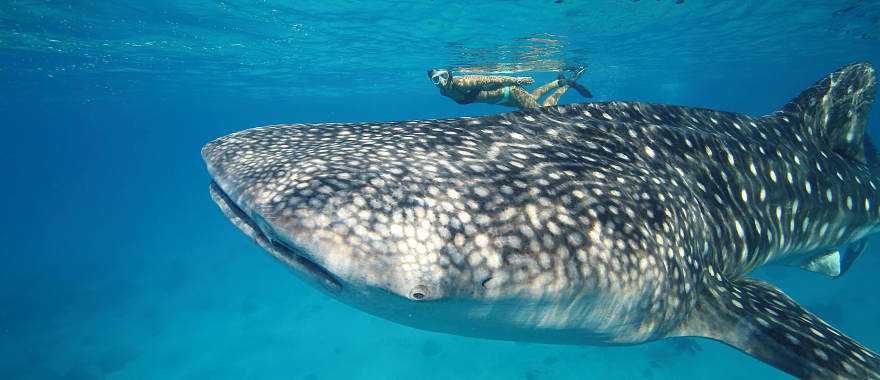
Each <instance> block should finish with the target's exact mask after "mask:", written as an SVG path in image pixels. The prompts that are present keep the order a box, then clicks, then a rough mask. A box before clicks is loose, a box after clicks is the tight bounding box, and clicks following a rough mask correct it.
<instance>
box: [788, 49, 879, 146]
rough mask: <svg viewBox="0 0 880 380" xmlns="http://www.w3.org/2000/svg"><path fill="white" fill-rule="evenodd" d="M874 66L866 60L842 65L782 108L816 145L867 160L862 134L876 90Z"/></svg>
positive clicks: (867, 142)
mask: <svg viewBox="0 0 880 380" xmlns="http://www.w3.org/2000/svg"><path fill="white" fill-rule="evenodd" d="M876 81H877V80H876V75H875V72H874V68H873V67H871V65H870V64H868V63H867V62H859V63H854V64H851V65H848V66H844V67H842V68H840V69H839V70H837V71H835V72H833V73H831V74H829V75H828V76H827V77H825V78H824V79H822V80H820V81H818V82H816V84H814V85H813V86H812V87H810V88H809V89H807V90H806V91H804V92H802V93H801V94H800V95H798V96H797V97H796V98H794V99H793V100H792V101H791V102H789V103H788V104H786V105H785V106H784V107H783V108H782V113H784V114H789V115H794V116H795V117H797V118H799V119H801V121H802V122H803V123H802V124H803V128H804V130H803V132H804V134H806V135H807V136H812V137H813V138H814V139H815V141H816V143H817V144H819V146H826V147H828V148H830V149H831V150H833V151H835V152H837V153H839V154H841V155H843V156H845V157H849V158H851V159H853V160H856V161H859V162H862V163H868V160H867V158H866V150H872V151H874V149H873V146H871V147H869V149H866V145H869V144H870V141H868V140H866V138H865V130H866V128H867V125H868V111H870V109H871V103H873V102H874V95H875V92H876Z"/></svg>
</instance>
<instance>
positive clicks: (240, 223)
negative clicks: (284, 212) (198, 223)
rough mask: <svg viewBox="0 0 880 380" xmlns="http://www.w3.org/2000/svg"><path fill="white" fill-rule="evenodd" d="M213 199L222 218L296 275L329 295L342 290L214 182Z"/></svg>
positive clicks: (300, 251) (339, 283)
mask: <svg viewBox="0 0 880 380" xmlns="http://www.w3.org/2000/svg"><path fill="white" fill-rule="evenodd" d="M211 198H213V199H214V202H215V203H217V206H219V207H220V209H221V210H222V211H223V214H225V215H226V217H227V218H229V220H230V221H231V222H232V223H233V224H234V225H235V226H236V227H238V229H240V230H241V231H242V232H244V233H245V234H246V235H248V236H250V237H251V238H252V239H254V241H256V242H257V244H259V245H260V246H261V247H263V248H264V249H266V250H267V251H269V253H271V254H272V255H273V256H275V257H276V258H277V259H279V260H281V261H283V262H284V263H285V264H287V265H288V266H290V267H292V268H294V269H295V270H296V271H297V273H299V274H302V275H304V276H306V277H308V278H309V279H311V280H314V281H315V282H318V283H320V284H322V285H323V286H324V288H325V289H326V290H328V291H331V292H334V293H335V292H338V291H340V290H342V283H341V282H340V281H339V279H337V278H336V276H334V275H333V274H332V273H330V272H329V271H328V270H327V269H324V267H322V266H321V265H319V264H318V263H315V262H314V261H312V260H311V259H309V258H308V255H307V253H306V251H305V249H304V248H301V247H298V246H296V245H291V244H288V243H286V242H284V241H283V240H281V239H278V238H275V237H274V236H273V234H272V233H271V232H267V231H266V230H265V229H264V228H261V227H260V225H259V224H258V223H257V222H256V221H255V220H254V219H253V218H251V217H250V216H249V215H248V213H246V212H245V211H244V210H242V209H241V208H240V207H239V206H238V205H237V204H236V203H235V202H233V201H232V199H230V198H229V196H228V195H227V194H226V192H224V191H223V189H222V188H220V186H219V185H217V183H216V182H211Z"/></svg>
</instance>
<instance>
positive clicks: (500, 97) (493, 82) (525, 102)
mask: <svg viewBox="0 0 880 380" xmlns="http://www.w3.org/2000/svg"><path fill="white" fill-rule="evenodd" d="M583 72H584V69H583V68H580V69H579V70H578V71H577V72H576V73H575V74H574V75H573V76H572V77H571V78H565V76H563V75H562V74H560V75H559V77H558V78H557V79H556V80H554V81H552V82H550V83H547V84H545V85H543V86H541V87H538V88H537V89H535V90H534V91H532V92H529V91H528V90H526V89H525V88H523V87H522V86H524V85H529V84H532V83H535V80H534V79H532V78H531V77H508V76H496V75H459V76H454V77H453V76H452V72H451V71H449V70H446V69H433V70H429V71H428V78H430V79H431V82H433V83H434V85H436V86H437V87H438V88H439V89H440V94H442V95H444V96H446V97H449V98H451V99H452V100H455V102H456V103H458V104H469V103H474V102H477V103H489V104H499V105H503V106H509V107H516V108H522V109H526V108H538V107H542V106H543V107H546V106H553V105H556V103H558V102H559V98H560V97H562V95H563V94H565V92H566V91H568V89H569V88H574V89H575V90H577V92H578V93H580V94H581V96H583V97H585V98H592V97H593V94H591V93H590V90H588V89H587V88H586V87H584V86H582V85H580V84H579V83H577V82H576V81H577V80H578V78H580V76H581V74H583ZM554 88H555V89H556V91H553V93H551V94H550V95H548V96H547V97H546V98H545V99H544V102H543V103H539V100H540V99H541V96H543V95H544V94H546V93H547V92H548V91H550V90H552V89H554Z"/></svg>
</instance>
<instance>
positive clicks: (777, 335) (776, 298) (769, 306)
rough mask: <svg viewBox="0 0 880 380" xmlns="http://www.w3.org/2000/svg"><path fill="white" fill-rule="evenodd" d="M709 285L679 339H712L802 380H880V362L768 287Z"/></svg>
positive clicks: (739, 282)
mask: <svg viewBox="0 0 880 380" xmlns="http://www.w3.org/2000/svg"><path fill="white" fill-rule="evenodd" d="M710 281H712V282H713V283H712V284H707V285H708V286H707V288H706V289H705V290H704V291H703V292H704V297H703V299H702V300H701V301H700V302H699V303H698V304H697V307H696V310H694V312H693V313H692V315H691V317H690V318H689V320H688V321H687V322H686V323H685V324H684V326H683V327H682V328H681V330H680V331H679V334H678V335H683V336H702V337H707V338H711V339H716V340H719V341H721V342H724V343H726V344H729V345H731V346H733V347H736V348H738V349H740V350H742V351H743V352H745V353H747V354H749V355H752V356H754V357H755V358H758V359H760V360H762V361H764V362H766V363H768V364H770V365H772V366H774V367H776V368H779V369H781V370H783V371H785V372H788V373H789V374H792V375H794V376H796V377H799V378H802V379H832V378H834V379H880V357H878V356H877V354H875V353H874V352H871V351H870V350H868V349H867V348H865V347H863V346H862V345H860V344H859V343H858V342H856V341H855V340H853V339H851V338H849V337H847V336H845V335H843V334H842V333H841V332H839V331H837V330H836V329H835V328H833V327H831V326H829V325H828V324H826V323H825V322H823V321H822V320H821V319H819V318H818V317H816V316H815V315H813V314H811V313H810V312H808V311H806V310H804V309H803V308H802V307H801V306H800V305H798V304H797V303H795V302H794V301H793V300H792V299H791V298H789V297H788V296H786V295H785V293H783V292H782V291H780V290H779V289H776V288H775V287H773V286H772V285H769V284H767V283H764V282H761V281H756V280H751V279H740V280H737V281H732V282H731V281H727V280H723V281H716V280H715V279H714V278H713V279H712V280H710Z"/></svg>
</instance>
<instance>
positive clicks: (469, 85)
mask: <svg viewBox="0 0 880 380" xmlns="http://www.w3.org/2000/svg"><path fill="white" fill-rule="evenodd" d="M452 82H453V84H455V85H456V86H457V87H459V88H462V89H465V90H491V89H495V88H498V87H501V86H509V85H527V84H532V83H535V80H534V79H532V78H531V77H507V76H500V75H463V76H458V77H453V78H452Z"/></svg>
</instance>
